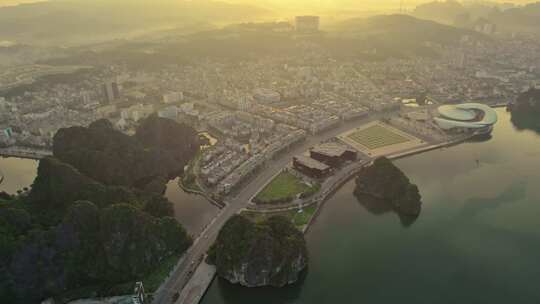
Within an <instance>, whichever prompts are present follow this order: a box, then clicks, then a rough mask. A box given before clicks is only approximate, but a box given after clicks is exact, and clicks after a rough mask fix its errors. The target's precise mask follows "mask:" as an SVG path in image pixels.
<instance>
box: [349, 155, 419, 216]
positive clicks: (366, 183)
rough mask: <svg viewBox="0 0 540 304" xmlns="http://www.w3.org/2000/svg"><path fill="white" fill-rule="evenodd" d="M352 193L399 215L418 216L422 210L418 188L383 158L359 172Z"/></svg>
mask: <svg viewBox="0 0 540 304" xmlns="http://www.w3.org/2000/svg"><path fill="white" fill-rule="evenodd" d="M354 192H355V194H356V195H357V196H368V197H369V198H370V199H371V200H375V201H376V202H377V201H378V202H379V204H381V205H390V206H391V208H392V209H393V210H394V211H395V212H397V213H398V214H400V215H406V216H418V215H419V214H420V211H421V208H422V202H421V196H420V193H419V191H418V187H417V186H416V185H414V184H412V183H411V182H410V180H409V178H408V177H407V176H406V175H405V174H404V173H403V172H402V171H401V170H400V169H399V168H398V167H396V166H395V165H394V164H393V163H392V162H391V161H390V160H389V159H388V158H385V157H381V158H378V159H376V160H375V161H374V162H373V164H372V165H371V166H368V167H366V168H364V169H363V170H361V171H360V173H359V174H358V176H357V177H356V188H355V190H354Z"/></svg>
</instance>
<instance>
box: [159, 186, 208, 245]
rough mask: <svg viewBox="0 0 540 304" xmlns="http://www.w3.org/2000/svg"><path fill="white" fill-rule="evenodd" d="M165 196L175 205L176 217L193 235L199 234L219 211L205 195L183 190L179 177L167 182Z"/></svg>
mask: <svg viewBox="0 0 540 304" xmlns="http://www.w3.org/2000/svg"><path fill="white" fill-rule="evenodd" d="M165 197H167V198H168V199H169V201H171V202H172V203H173V205H174V214H175V218H176V219H177V220H178V221H179V222H180V223H182V225H183V226H184V227H185V228H186V230H187V231H188V233H189V234H191V235H192V236H196V235H198V234H199V233H200V232H201V231H202V230H203V229H204V227H205V225H207V224H208V223H210V221H211V220H212V219H213V218H214V217H215V216H216V215H217V213H218V212H219V209H218V208H217V207H215V206H214V205H212V204H210V203H209V202H208V201H207V200H206V199H205V198H204V197H202V196H200V195H195V194H190V193H187V192H185V191H184V190H182V188H180V186H178V179H175V180H172V181H170V182H169V183H168V184H167V191H166V192H165Z"/></svg>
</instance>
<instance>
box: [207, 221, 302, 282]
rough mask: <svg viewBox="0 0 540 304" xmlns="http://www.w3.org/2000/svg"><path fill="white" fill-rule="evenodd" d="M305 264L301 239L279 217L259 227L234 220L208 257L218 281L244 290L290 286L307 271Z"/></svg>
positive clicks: (226, 227) (287, 223) (262, 223)
mask: <svg viewBox="0 0 540 304" xmlns="http://www.w3.org/2000/svg"><path fill="white" fill-rule="evenodd" d="M307 260H308V256H307V248H306V242H305V240H304V235H303V234H302V233H301V232H300V231H299V230H298V229H297V228H296V227H295V226H294V225H293V224H292V223H291V221H289V220H288V219H287V218H284V217H280V216H275V217H271V218H269V219H267V220H265V221H263V222H260V223H254V222H253V221H250V220H249V219H247V218H245V217H244V216H241V215H235V216H233V217H232V218H230V219H229V220H228V221H227V223H225V226H223V228H222V229H221V231H220V232H219V235H218V238H217V240H216V242H215V243H214V245H213V246H212V248H211V249H210V252H209V257H208V261H209V262H210V263H213V264H215V265H216V267H217V273H218V275H219V276H220V277H222V278H224V279H226V280H228V281H230V282H231V283H235V284H241V285H243V286H247V287H258V286H275V287H282V286H285V285H287V284H292V283H294V282H296V281H297V280H298V277H299V274H300V272H302V270H303V269H305V268H306V267H307Z"/></svg>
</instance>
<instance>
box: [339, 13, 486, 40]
mask: <svg viewBox="0 0 540 304" xmlns="http://www.w3.org/2000/svg"><path fill="white" fill-rule="evenodd" d="M334 30H335V31H337V32H343V33H349V34H355V35H358V36H363V37H371V38H374V39H378V40H383V39H385V40H388V41H389V42H394V43H407V42H415V43H423V42H435V43H442V44H447V43H456V42H458V41H459V39H460V38H461V37H462V36H463V35H474V36H476V37H481V35H478V34H477V33H474V32H472V31H469V30H465V29H460V28H456V27H453V26H449V25H444V24H440V23H437V22H434V21H430V20H423V19H418V18H415V17H413V16H409V15H400V14H395V15H379V16H373V17H368V18H354V19H349V20H345V21H343V22H340V23H338V24H337V25H336V26H335V28H334Z"/></svg>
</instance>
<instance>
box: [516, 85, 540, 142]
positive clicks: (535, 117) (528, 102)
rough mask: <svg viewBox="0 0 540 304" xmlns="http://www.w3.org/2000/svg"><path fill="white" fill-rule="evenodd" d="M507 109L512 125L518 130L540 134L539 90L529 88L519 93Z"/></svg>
mask: <svg viewBox="0 0 540 304" xmlns="http://www.w3.org/2000/svg"><path fill="white" fill-rule="evenodd" d="M508 108H509V110H510V111H511V112H512V118H511V119H512V123H513V124H514V125H515V126H516V127H517V128H518V129H531V130H534V131H536V132H538V133H540V119H539V118H540V89H535V88H531V89H529V90H528V91H526V92H523V93H521V94H520V95H519V96H518V97H517V99H516V101H515V102H513V103H511V104H510V105H509V106H508Z"/></svg>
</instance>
